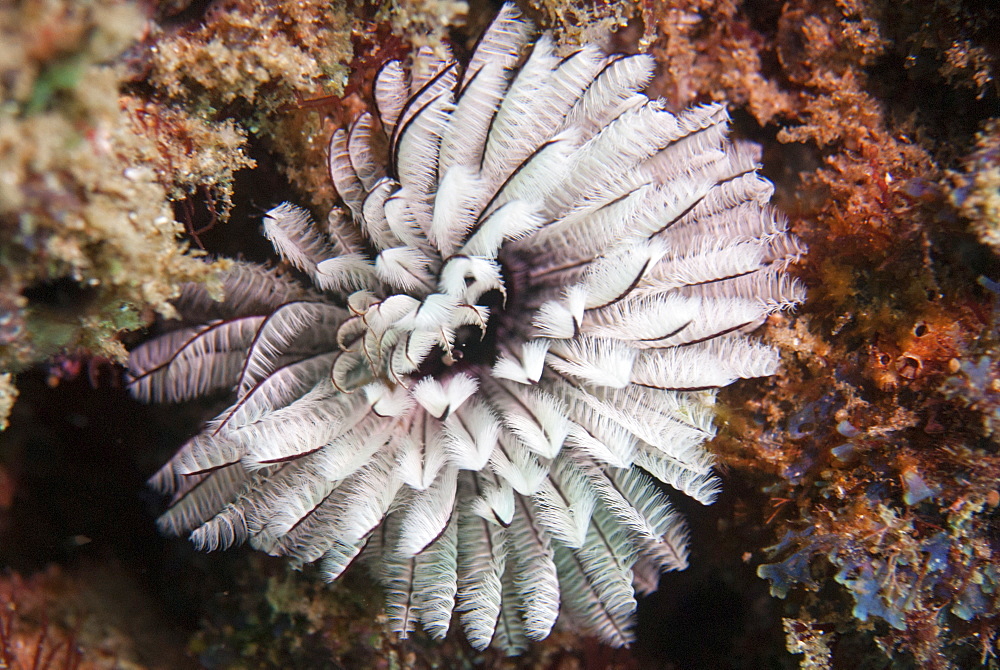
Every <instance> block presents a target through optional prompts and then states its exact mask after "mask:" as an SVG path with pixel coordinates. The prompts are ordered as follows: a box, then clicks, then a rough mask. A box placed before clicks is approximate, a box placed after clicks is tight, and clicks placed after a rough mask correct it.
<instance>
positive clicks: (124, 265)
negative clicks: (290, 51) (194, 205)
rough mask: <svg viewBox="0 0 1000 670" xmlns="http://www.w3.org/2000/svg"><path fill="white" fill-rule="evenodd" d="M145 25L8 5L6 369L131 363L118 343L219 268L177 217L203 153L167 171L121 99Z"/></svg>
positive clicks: (3, 49)
mask: <svg viewBox="0 0 1000 670" xmlns="http://www.w3.org/2000/svg"><path fill="white" fill-rule="evenodd" d="M142 27H143V16H142V15H141V13H140V12H139V11H138V10H137V8H136V7H134V6H133V5H129V4H123V3H120V2H111V1H108V2H92V3H82V4H81V3H75V2H58V1H53V2H41V3H20V4H10V3H8V4H5V5H4V6H3V7H2V8H0V45H2V46H0V70H2V71H3V73H4V76H3V79H2V81H0V174H2V179H0V257H2V258H3V263H2V270H0V370H4V371H7V372H11V371H17V370H20V369H22V368H24V367H25V366H27V365H30V364H32V363H36V362H39V361H41V360H44V359H45V358H46V357H48V356H51V355H52V354H54V353H57V352H60V351H69V352H74V351H84V352H89V353H93V354H95V355H99V356H106V357H110V358H113V359H116V360H121V359H122V357H123V356H124V354H125V350H124V348H123V347H122V346H121V344H119V342H118V341H117V339H115V337H114V336H115V334H116V333H118V332H119V331H121V330H123V329H134V328H137V327H139V326H141V325H143V324H144V323H145V322H147V321H148V320H149V319H150V317H151V316H152V311H153V310H156V311H159V312H160V313H162V314H164V315H170V314H171V307H170V303H169V300H170V299H171V298H173V297H175V296H176V294H177V290H178V286H179V284H180V283H182V282H186V281H205V280H207V279H209V278H210V277H212V276H213V274H214V272H215V271H216V268H215V267H213V266H212V265H211V264H207V263H204V262H203V261H202V260H201V259H199V258H197V257H196V255H195V254H192V253H190V252H189V250H188V248H187V245H186V244H184V243H182V242H181V241H180V240H179V236H180V234H181V233H182V232H183V230H184V229H183V226H182V225H181V224H178V223H177V222H175V221H174V217H173V212H172V211H171V206H170V189H172V188H174V187H175V185H176V184H179V183H183V182H184V181H185V180H187V182H188V183H190V179H188V178H187V177H184V178H180V179H178V177H177V175H178V174H180V173H183V172H193V170H191V166H192V165H196V164H198V163H199V162H200V160H199V152H200V151H201V150H202V148H201V147H192V148H191V150H190V152H189V155H188V156H186V157H185V159H184V160H179V161H177V162H176V163H175V165H173V171H172V172H171V173H170V174H166V173H163V172H160V173H157V172H156V169H155V167H154V166H156V165H157V160H158V159H159V158H160V153H159V147H158V144H157V141H156V139H155V138H154V137H152V136H151V135H149V134H145V133H143V132H141V129H138V128H136V127H135V125H134V124H133V123H132V119H133V117H134V110H130V109H129V102H128V101H127V100H122V99H121V98H120V95H119V90H120V86H121V83H122V79H123V72H124V69H125V68H124V66H123V65H122V64H121V63H120V62H116V58H117V57H118V55H119V54H120V53H121V52H122V51H123V50H124V49H125V48H126V47H127V46H128V45H129V43H130V41H131V40H132V39H134V38H135V36H136V35H138V33H139V32H140V31H141V29H142ZM215 149H223V150H226V151H231V149H232V143H229V144H227V145H225V146H216V145H214V144H213V145H210V146H208V147H206V148H205V150H206V151H210V150H215ZM234 153H235V155H234V156H232V157H231V158H229V159H228V161H229V162H231V163H233V164H236V165H239V163H240V159H239V152H238V151H236V152H234ZM223 174H224V173H223ZM217 183H218V182H217ZM9 384H10V380H9V378H8V377H5V378H4V387H5V390H4V394H3V395H4V402H3V403H2V404H3V405H4V407H6V406H8V405H9V402H8V399H10V398H11V397H12V394H11V392H10V390H9Z"/></svg>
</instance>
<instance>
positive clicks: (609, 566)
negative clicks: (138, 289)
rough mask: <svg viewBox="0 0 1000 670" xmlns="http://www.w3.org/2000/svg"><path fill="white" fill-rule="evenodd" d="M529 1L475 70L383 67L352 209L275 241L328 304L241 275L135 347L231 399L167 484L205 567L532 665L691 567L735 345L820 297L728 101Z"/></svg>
mask: <svg viewBox="0 0 1000 670" xmlns="http://www.w3.org/2000/svg"><path fill="white" fill-rule="evenodd" d="M531 36H532V27H531V25H530V24H529V23H528V22H527V21H525V20H524V19H523V18H522V17H521V16H520V15H519V14H518V12H517V10H516V9H515V8H514V7H513V6H512V5H507V6H505V7H504V8H503V9H502V10H501V12H500V15H499V17H498V18H497V19H496V20H495V21H494V23H493V24H492V26H491V27H490V28H489V29H488V30H487V32H486V34H485V35H484V37H483V38H482V40H481V42H480V44H479V46H478V48H477V49H476V50H475V53H474V55H473V56H472V59H471V61H470V62H469V64H468V65H467V66H466V67H465V68H464V71H463V70H462V69H461V68H460V67H459V66H458V65H457V64H456V63H455V61H454V60H452V59H451V58H450V57H443V58H442V57H438V56H436V55H434V53H433V52H432V51H431V50H429V49H422V50H420V51H418V52H417V53H416V54H415V55H414V56H413V58H412V61H413V62H412V64H411V66H410V67H409V68H408V69H406V68H404V67H403V65H401V64H400V63H399V62H391V63H388V64H386V65H385V66H384V67H383V68H382V70H381V72H380V74H379V75H378V79H377V82H376V84H375V102H376V104H377V107H378V118H376V117H374V116H372V115H369V114H364V115H362V116H361V117H360V118H359V119H358V120H357V121H355V122H354V124H353V125H352V126H351V128H350V130H349V131H347V132H344V131H342V130H341V131H337V132H336V133H335V134H334V136H333V140H332V142H331V144H330V171H331V174H332V177H333V180H334V182H335V185H336V187H337V190H338V191H339V193H340V196H341V197H342V198H343V200H344V202H345V204H346V205H347V209H346V210H343V211H342V210H339V209H338V210H335V211H334V213H333V214H332V215H331V217H330V219H329V222H328V225H327V226H325V227H323V228H320V227H318V226H315V225H314V224H313V222H312V221H311V220H310V219H309V216H308V215H307V214H306V213H305V212H304V211H302V210H300V209H297V208H295V207H293V206H291V205H288V204H283V205H280V206H278V207H276V208H275V209H273V210H272V211H271V212H269V214H268V216H267V218H266V220H265V224H264V228H265V234H266V235H267V236H268V237H269V238H270V240H271V242H272V243H273V244H274V247H275V249H276V250H277V251H278V253H279V254H280V255H281V256H282V257H283V258H284V259H285V260H286V261H287V262H288V263H290V264H291V265H293V266H294V267H295V268H297V269H298V270H299V271H301V273H302V274H303V275H305V276H307V277H308V279H309V280H311V286H309V287H307V286H306V282H297V281H293V280H292V279H289V278H288V277H287V275H283V274H280V273H278V272H275V271H273V270H268V269H265V268H262V267H257V266H253V265H250V264H237V265H236V266H235V267H234V269H233V271H232V272H231V273H230V274H229V275H228V276H227V278H226V281H225V284H226V286H225V288H226V299H225V301H224V302H222V303H213V302H212V301H211V300H210V299H209V298H208V295H207V293H206V292H205V290H204V289H203V288H199V287H193V286H192V287H189V288H188V289H186V291H185V293H184V295H183V296H182V297H181V299H180V300H179V301H178V303H177V307H178V310H179V311H180V313H181V314H182V315H183V316H184V318H185V319H187V321H186V323H188V324H194V323H198V322H199V321H200V322H201V325H189V326H188V327H183V328H180V329H178V330H175V331H174V332H171V333H169V334H167V335H165V336H162V337H160V338H158V339H154V340H152V341H150V342H148V343H146V344H145V345H143V346H141V347H139V348H138V349H137V350H136V351H134V352H133V354H132V358H131V362H130V368H131V370H130V371H131V375H132V377H133V380H132V389H133V390H134V392H135V393H136V395H137V396H138V397H140V398H143V399H146V400H161V401H162V400H166V401H176V400H181V399H186V398H191V397H194V396H198V395H202V394H205V393H209V392H215V391H219V390H222V389H232V390H234V392H235V401H234V403H233V404H232V406H231V407H229V409H227V410H226V411H224V412H223V413H222V414H221V415H219V416H218V417H217V418H216V419H214V420H212V421H211V422H209V424H208V425H207V426H206V427H205V429H204V430H203V432H201V433H200V434H199V435H197V436H196V437H194V438H193V439H191V440H190V441H189V442H188V443H187V444H185V445H184V446H183V448H182V449H181V450H180V452H179V453H178V454H177V455H176V456H175V457H174V458H173V459H172V460H171V461H170V462H169V463H167V464H166V465H165V466H164V467H163V469H162V470H161V471H160V472H159V473H158V474H157V475H156V476H155V477H153V479H152V482H153V484H154V486H156V487H157V488H159V489H161V490H163V491H165V492H167V493H169V494H172V496H173V499H172V502H171V505H170V507H169V509H168V510H167V511H166V513H165V514H164V515H163V517H162V518H161V519H160V525H161V527H162V528H163V529H164V530H166V531H168V532H171V533H178V534H179V533H188V532H190V534H191V536H192V538H193V539H194V541H195V543H196V544H197V545H198V546H200V547H203V548H206V549H214V548H218V547H226V546H230V545H232V544H235V543H239V542H244V541H249V542H250V544H251V545H253V546H254V547H257V548H259V549H262V550H264V551H267V552H270V553H272V554H281V555H286V556H289V557H290V558H291V559H292V560H293V561H294V563H295V564H296V565H302V564H305V563H310V562H313V561H319V565H320V570H321V572H322V574H323V575H324V576H325V577H326V578H328V579H330V580H333V579H336V578H337V577H338V576H339V575H340V574H341V573H342V572H343V571H344V569H345V568H346V567H347V566H348V565H349V564H351V563H352V562H353V561H354V560H355V558H359V559H360V560H361V561H362V562H364V563H366V564H367V565H368V567H369V568H370V569H371V570H372V572H373V574H374V575H375V576H376V578H377V579H378V580H379V581H380V582H381V583H382V585H383V586H384V589H385V595H386V609H387V612H388V615H389V619H390V621H391V622H392V627H393V628H394V629H395V630H396V631H397V632H398V633H399V634H400V635H403V636H405V635H406V634H407V633H409V632H411V631H412V630H413V629H414V627H415V626H416V624H417V622H420V623H421V624H422V625H423V627H424V629H426V630H427V631H428V632H429V633H430V634H431V635H433V636H435V637H440V636H443V635H444V634H445V632H446V631H447V630H448V628H449V624H450V621H451V618H452V613H453V612H457V613H458V617H459V619H460V620H461V624H462V627H463V628H464V629H465V633H466V635H467V636H468V639H469V640H470V642H471V643H472V644H473V645H474V646H476V647H477V648H483V647H485V646H486V645H488V644H490V642H491V640H492V641H494V642H495V643H496V644H498V645H499V646H501V647H504V648H506V649H508V650H510V651H513V652H516V651H518V650H520V649H522V648H523V647H524V646H525V644H526V641H527V640H529V639H540V638H544V637H545V636H546V635H548V633H549V631H550V630H551V629H552V626H553V625H554V624H555V623H556V619H557V617H558V616H559V614H560V612H561V613H562V615H563V618H564V620H565V621H566V622H567V623H569V624H574V625H576V626H577V627H578V628H579V629H580V630H582V631H583V632H585V633H588V634H594V635H597V636H599V637H600V638H602V639H603V640H605V641H607V642H608V643H610V644H614V645H622V644H627V643H628V642H629V641H630V640H631V639H632V633H631V631H630V625H631V621H632V617H633V613H634V611H635V605H636V603H635V592H636V591H639V592H644V591H648V590H652V589H655V588H656V585H657V581H658V578H659V575H660V573H662V572H664V571H668V570H675V569H681V568H684V567H685V565H686V547H685V529H684V525H683V522H682V521H681V520H680V519H679V518H678V517H677V515H676V514H675V513H674V512H673V511H672V510H671V508H670V506H669V504H668V502H667V498H666V496H665V494H664V493H663V491H662V486H661V484H660V483H659V482H663V483H665V484H667V485H669V486H670V487H673V488H675V489H677V490H679V491H682V492H684V493H686V494H688V495H690V496H692V497H694V498H696V499H697V500H700V501H702V502H705V503H708V502H711V500H712V498H713V496H714V495H715V492H716V487H717V482H716V480H715V478H714V477H713V475H712V474H711V466H712V459H711V457H710V456H709V455H708V453H707V452H706V451H705V450H703V448H702V443H703V442H705V440H706V439H708V438H710V437H711V436H712V434H713V427H712V407H711V406H712V403H713V398H714V391H715V389H717V388H719V387H722V386H725V385H727V384H729V383H731V382H732V381H734V380H736V379H739V378H746V377H758V376H762V375H769V374H772V373H773V372H774V371H775V368H776V366H777V365H778V356H777V353H776V352H775V350H774V349H772V348H771V347H769V346H767V345H765V344H762V343H760V342H757V341H754V340H752V339H749V338H748V337H747V336H746V335H745V333H747V332H748V331H750V330H752V329H753V328H755V327H756V326H757V325H759V324H760V323H761V322H762V321H763V320H764V318H765V317H766V316H767V315H768V314H769V313H771V312H774V311H776V310H781V309H785V308H788V307H790V306H793V305H795V304H796V303H798V302H799V301H801V300H802V297H803V295H802V290H801V288H800V287H799V286H798V285H797V284H796V283H795V282H794V281H793V280H791V279H789V278H788V277H786V276H785V274H784V270H785V267H786V266H787V264H788V262H789V261H790V260H791V259H793V258H794V257H795V256H797V255H798V254H799V253H800V251H801V248H800V246H799V245H798V243H797V242H796V241H795V239H794V238H793V237H791V236H790V235H788V234H787V233H786V229H785V225H784V223H783V221H782V220H781V218H780V217H779V216H777V215H776V214H775V212H774V211H772V210H771V209H770V208H769V207H768V205H767V202H768V199H769V198H770V196H771V192H772V187H771V185H770V183H769V182H768V181H766V180H765V179H763V178H761V177H760V176H758V175H757V173H756V172H755V169H756V166H755V163H754V161H755V159H754V157H753V150H752V149H751V148H749V147H748V146H745V145H744V146H741V145H734V144H732V143H730V142H729V141H728V140H727V138H726V122H727V118H726V113H725V110H724V108H723V107H722V106H721V105H709V106H702V107H696V108H694V109H690V110H688V111H685V112H683V113H681V114H672V113H670V112H668V111H666V110H665V109H664V105H663V103H662V102H661V101H657V100H649V99H648V98H647V97H646V96H645V95H643V94H642V93H641V92H640V91H641V90H642V89H643V88H644V86H645V85H646V83H647V82H648V81H649V80H650V77H651V74H652V71H653V65H654V64H653V60H652V59H651V58H650V57H648V56H644V55H636V56H629V57H618V56H609V55H606V54H605V53H603V52H602V50H601V49H599V48H597V47H595V46H591V45H588V46H584V47H582V48H580V49H579V50H577V51H576V52H575V53H573V54H572V55H570V56H568V57H566V58H559V57H557V56H556V55H555V53H554V45H553V41H552V39H551V37H550V36H549V35H542V36H541V37H539V38H538V39H537V41H534V42H533V43H532V42H531V41H530V39H531Z"/></svg>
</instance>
